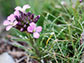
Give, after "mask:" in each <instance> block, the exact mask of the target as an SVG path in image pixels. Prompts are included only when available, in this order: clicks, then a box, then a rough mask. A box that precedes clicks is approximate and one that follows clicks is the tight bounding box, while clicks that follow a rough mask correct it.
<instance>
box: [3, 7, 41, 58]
mask: <svg viewBox="0 0 84 63" xmlns="http://www.w3.org/2000/svg"><path fill="white" fill-rule="evenodd" d="M27 9H28V10H29V9H30V6H29V5H24V6H23V8H21V7H20V6H17V7H16V8H15V11H14V13H13V14H11V15H10V16H8V17H7V19H6V20H5V21H4V22H3V25H4V26H6V31H9V30H13V32H14V31H15V32H17V33H16V34H18V37H17V39H15V40H19V41H26V42H27V43H28V42H29V43H30V44H31V45H29V44H28V45H29V46H30V47H32V49H34V50H35V52H34V51H33V50H32V49H31V51H32V53H31V54H29V55H33V54H35V53H36V55H37V56H38V55H39V54H37V53H39V49H38V48H37V46H36V45H35V43H36V40H37V39H39V37H40V32H41V31H42V27H41V26H37V24H36V23H37V22H38V20H39V18H40V15H38V16H36V17H35V15H34V14H32V13H31V11H28V12H27V11H26V10H27ZM23 34H25V35H23ZM17 46H18V45H17ZM20 47H21V46H20ZM22 48H23V49H24V47H23V46H22ZM26 51H27V49H26ZM31 51H29V50H28V51H27V52H29V53H30V52H31Z"/></svg>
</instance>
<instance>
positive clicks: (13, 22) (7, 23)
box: [3, 14, 18, 31]
mask: <svg viewBox="0 0 84 63" xmlns="http://www.w3.org/2000/svg"><path fill="white" fill-rule="evenodd" d="M17 23H18V22H17V21H16V20H15V17H14V14H11V15H10V16H8V18H7V20H5V21H4V22H3V25H5V26H7V27H6V31H9V30H10V29H11V28H12V27H13V26H15V25H16V24H17Z"/></svg>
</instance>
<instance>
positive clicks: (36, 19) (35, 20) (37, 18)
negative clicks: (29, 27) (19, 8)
mask: <svg viewBox="0 0 84 63" xmlns="http://www.w3.org/2000/svg"><path fill="white" fill-rule="evenodd" d="M39 18H40V15H38V16H37V17H36V18H35V19H34V20H33V22H34V23H36V22H37V21H38V20H39Z"/></svg>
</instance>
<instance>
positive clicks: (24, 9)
mask: <svg viewBox="0 0 84 63" xmlns="http://www.w3.org/2000/svg"><path fill="white" fill-rule="evenodd" d="M29 8H30V6H29V5H28V4H26V5H24V6H23V8H21V7H20V6H17V7H16V8H15V10H18V11H22V12H24V13H25V11H26V9H29Z"/></svg>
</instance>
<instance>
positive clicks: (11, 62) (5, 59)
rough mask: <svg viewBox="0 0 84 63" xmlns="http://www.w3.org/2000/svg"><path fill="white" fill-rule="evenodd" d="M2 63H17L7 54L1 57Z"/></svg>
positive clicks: (0, 61) (0, 62)
mask: <svg viewBox="0 0 84 63" xmlns="http://www.w3.org/2000/svg"><path fill="white" fill-rule="evenodd" d="M0 63H15V62H14V60H13V58H12V57H11V56H10V55H9V54H8V53H7V52H5V53H3V54H1V55H0Z"/></svg>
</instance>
